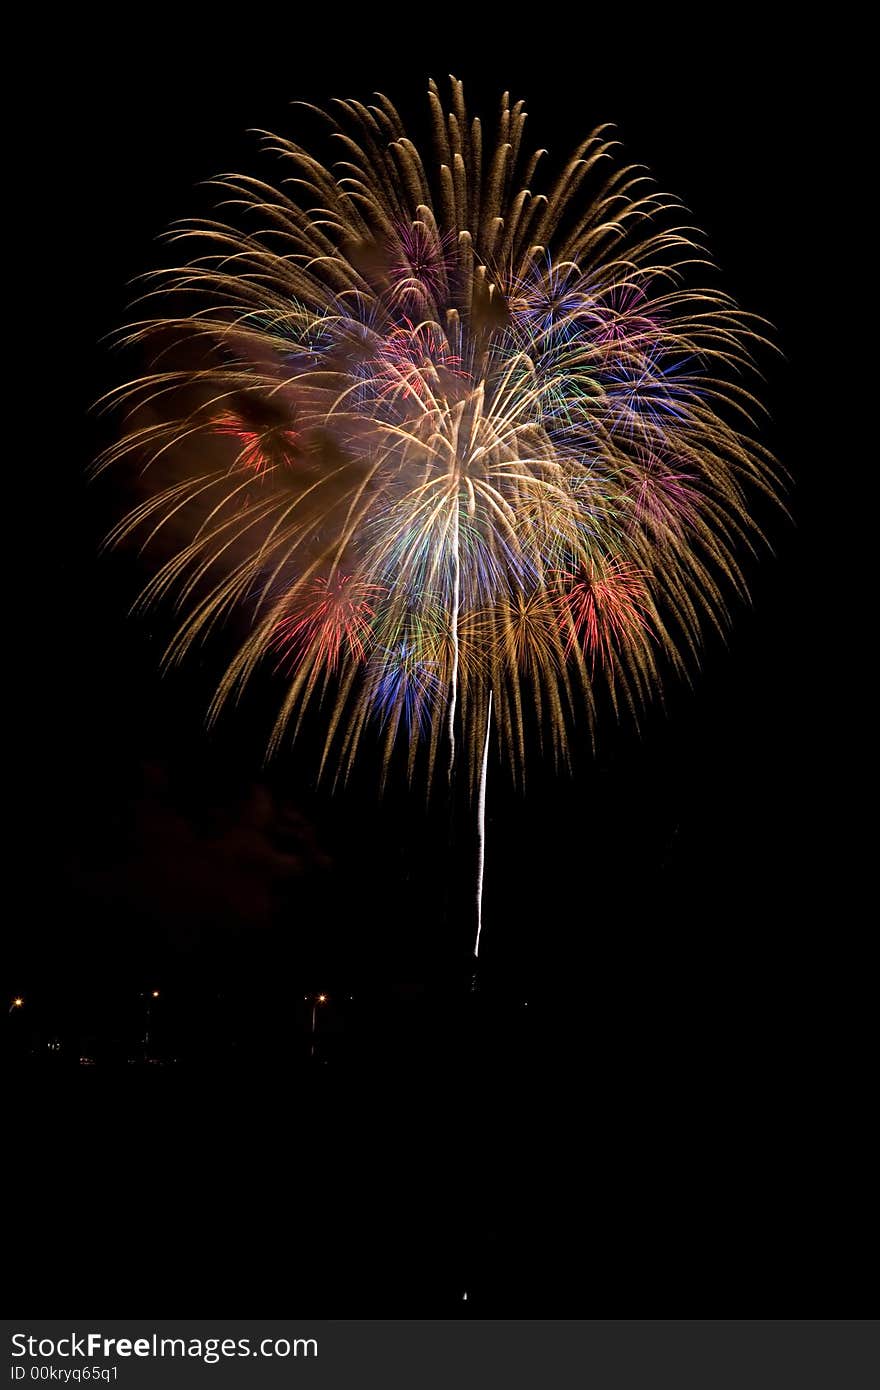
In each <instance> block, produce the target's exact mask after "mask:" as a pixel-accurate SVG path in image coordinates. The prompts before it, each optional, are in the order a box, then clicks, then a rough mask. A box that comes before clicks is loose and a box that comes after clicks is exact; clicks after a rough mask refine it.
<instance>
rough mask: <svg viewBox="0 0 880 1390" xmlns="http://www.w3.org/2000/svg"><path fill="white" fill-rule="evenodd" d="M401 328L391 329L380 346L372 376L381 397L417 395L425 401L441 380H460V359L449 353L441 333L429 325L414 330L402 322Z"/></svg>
mask: <svg viewBox="0 0 880 1390" xmlns="http://www.w3.org/2000/svg"><path fill="white" fill-rule="evenodd" d="M404 323H405V325H406V326H405V327H403V328H395V329H394V330H393V331H392V332H391V333H390V334H389V335H388V337H387V339H386V340H385V342H384V343H383V345H382V351H381V355H380V357H379V360H378V363H377V364H376V369H375V377H376V384H377V386H378V387H379V394H380V396H381V397H383V398H385V399H387V398H388V397H389V396H395V395H399V396H401V397H403V398H406V397H408V396H418V397H419V398H420V399H421V400H426V399H427V398H428V397H430V396H431V395H432V394H433V393H434V392H435V391H437V390H438V389H442V384H443V381H444V380H446V381H447V382H448V381H449V379H450V378H452V377H464V376H466V375H467V374H466V372H464V371H463V369H462V365H461V358H460V357H458V356H456V355H455V353H453V352H450V349H449V344H448V342H447V341H446V338H445V337H444V335H443V334H442V333H440V332H439V331H438V330H437V329H436V328H435V327H434V326H433V325H432V324H429V323H423V324H419V325H418V327H414V326H413V325H412V324H411V323H410V322H409V320H404Z"/></svg>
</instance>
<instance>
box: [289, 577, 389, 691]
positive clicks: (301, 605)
mask: <svg viewBox="0 0 880 1390" xmlns="http://www.w3.org/2000/svg"><path fill="white" fill-rule="evenodd" d="M382 592H383V591H382V590H381V589H380V587H379V586H378V585H376V584H363V583H360V582H359V581H358V580H357V579H355V578H353V577H352V576H351V575H349V574H343V573H342V572H341V571H339V570H337V571H336V572H335V574H332V575H331V576H330V577H329V579H323V578H316V579H312V580H311V581H310V582H309V584H308V585H306V587H305V588H304V590H303V591H302V592H301V593H299V594H297V596H296V601H295V611H294V612H293V613H292V614H291V615H290V616H289V617H287V618H283V619H282V620H281V622H280V623H279V624H278V626H277V627H276V629H275V634H274V638H273V646H274V647H275V648H276V650H278V651H280V652H281V654H282V658H283V659H285V660H287V661H289V662H290V663H291V664H293V665H296V664H298V663H299V662H300V661H301V660H302V659H303V658H304V657H305V656H306V655H311V656H312V657H313V658H314V660H315V662H316V663H317V664H319V665H322V666H324V667H326V669H327V670H328V671H329V672H335V671H336V670H337V669H338V666H339V663H340V660H341V658H342V657H343V656H351V657H352V658H353V659H354V660H355V661H363V659H364V657H365V655H366V653H367V650H368V647H369V645H370V634H371V623H372V620H373V618H374V617H375V612H376V609H375V604H376V602H377V600H378V599H379V598H380V597H381V595H382Z"/></svg>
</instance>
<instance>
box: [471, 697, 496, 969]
mask: <svg viewBox="0 0 880 1390" xmlns="http://www.w3.org/2000/svg"><path fill="white" fill-rule="evenodd" d="M491 724H492V691H491V690H490V691H489V708H488V710H487V712H486V741H485V743H484V744H483V763H482V766H481V768H480V793H479V799H478V801H477V836H478V849H477V939H476V941H475V942H474V955H475V956H478V955H479V954H480V932H481V931H482V930H483V864H484V863H485V859H486V767H487V765H488V762H489V729H490V726H491Z"/></svg>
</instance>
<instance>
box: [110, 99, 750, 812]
mask: <svg viewBox="0 0 880 1390" xmlns="http://www.w3.org/2000/svg"><path fill="white" fill-rule="evenodd" d="M429 101H430V105H431V110H432V115H433V149H432V151H431V153H430V155H427V154H426V155H425V156H423V155H422V154H421V153H420V152H419V150H418V149H417V148H416V146H415V145H414V144H413V143H412V141H411V140H410V139H409V138H408V137H407V135H406V131H405V129H404V126H403V124H402V122H401V119H400V117H399V116H398V114H397V112H396V110H395V108H394V107H393V106H392V105H391V103H390V102H389V101H388V100H387V99H386V98H385V97H382V96H379V97H377V98H376V100H375V103H374V104H371V105H362V104H360V103H358V102H355V101H343V102H338V103H336V104H335V106H334V113H335V114H334V116H333V117H332V118H331V117H329V116H322V119H325V120H326V121H327V123H328V125H329V126H330V135H331V137H332V140H333V142H334V144H335V149H336V153H337V154H338V161H337V162H335V163H334V162H332V161H331V162H329V163H325V162H322V161H321V160H320V159H318V158H316V157H314V156H313V155H312V154H310V153H309V151H308V150H307V149H306V148H304V147H302V146H300V145H298V144H295V143H293V142H292V141H289V140H285V139H280V138H278V137H276V136H272V135H267V136H266V137H265V143H266V146H267V148H268V149H269V150H270V151H271V152H272V153H273V154H274V155H275V156H277V158H278V160H279V161H280V171H281V177H280V178H279V179H278V181H277V183H270V182H266V181H262V180H260V179H257V178H254V177H248V176H244V175H228V176H225V177H223V178H221V179H219V180H217V184H218V186H219V188H220V190H221V192H222V194H223V201H222V203H221V210H220V211H219V212H218V215H217V217H216V219H213V220H205V221H198V222H193V223H190V224H186V225H184V226H182V227H180V228H177V229H176V230H175V231H174V232H173V233H172V234H171V237H170V240H171V242H172V244H173V245H174V246H175V247H177V248H181V249H182V250H183V252H184V254H183V257H182V259H181V261H180V264H179V265H178V266H177V267H176V268H173V269H171V270H170V271H167V272H163V273H162V275H161V276H159V277H157V279H156V280H155V282H153V283H151V284H150V286H149V289H148V293H147V295H146V302H147V303H148V304H149V305H152V304H155V303H158V304H159V305H160V311H159V312H158V313H157V314H156V315H155V316H153V317H147V318H144V319H143V320H141V321H139V322H137V323H135V324H134V325H133V326H131V327H130V328H129V329H128V330H127V334H126V336H127V338H128V340H129V341H130V342H134V343H137V344H140V345H141V347H142V350H145V351H147V352H150V351H152V354H153V355H152V363H153V368H152V369H151V370H150V372H149V374H147V375H145V376H143V377H141V378H139V379H138V380H136V381H133V382H131V383H129V384H128V385H126V386H125V387H122V388H120V389H119V390H118V391H117V392H115V393H114V394H113V397H112V398H111V399H112V402H113V403H114V404H115V405H117V406H119V407H121V408H122V410H123V411H124V414H125V418H126V426H125V429H124V431H123V432H122V433H121V437H120V439H119V441H118V443H116V444H115V445H114V446H113V447H112V448H111V449H110V450H109V451H108V452H107V454H106V455H105V457H104V458H103V460H102V464H103V465H107V464H110V463H117V462H119V461H120V460H127V461H129V462H132V463H135V462H136V463H137V464H138V466H139V467H144V466H145V465H146V466H147V473H146V476H147V478H150V477H154V478H155V479H156V483H155V487H154V489H153V491H152V492H151V493H150V495H149V496H148V497H147V498H146V500H144V501H141V502H140V504H139V505H138V506H137V507H136V508H135V509H134V510H133V511H132V512H131V513H130V514H129V515H128V516H127V517H126V518H125V519H124V520H123V521H122V522H121V523H120V525H119V527H118V528H117V529H116V532H115V533H114V539H116V540H118V539H120V538H122V537H124V536H127V535H129V534H131V533H133V532H139V533H141V534H142V535H143V538H144V540H145V541H152V542H155V541H156V538H157V537H160V536H161V534H162V533H163V532H165V533H166V534H170V535H171V536H172V538H173V544H172V545H171V547H170V548H171V550H172V553H171V554H170V556H169V555H168V553H167V549H166V552H165V553H164V554H163V556H162V558H161V560H160V562H159V563H158V565H157V569H156V573H155V574H154V576H153V578H152V579H151V581H150V583H149V585H148V586H147V589H146V591H145V595H144V600H145V602H156V601H159V600H162V599H164V598H165V597H166V596H173V597H174V599H175V601H176V611H178V613H180V614H181V615H182V617H181V621H180V623H179V626H178V628H177V630H176V632H175V635H174V637H173V639H172V641H171V643H170V646H169V650H168V659H169V660H170V661H177V660H179V659H181V658H182V657H184V656H185V654H186V653H187V651H188V650H189V649H190V647H191V646H192V645H193V643H195V642H200V641H202V640H203V639H204V638H205V637H206V636H207V635H208V634H209V633H210V632H211V631H212V630H213V629H214V628H215V627H217V626H218V625H219V624H220V623H224V622H227V621H228V620H230V619H231V618H234V617H235V615H236V614H238V615H239V627H238V631H239V632H241V633H243V636H242V637H241V641H240V645H239V648H238V650H237V652H236V653H235V655H234V656H233V658H232V660H231V662H230V663H229V666H228V669H227V670H226V672H225V674H224V676H223V678H222V681H221V684H220V687H219V689H218V691H217V695H216V698H215V700H214V703H213V706H212V717H213V716H216V715H217V714H218V713H219V711H220V710H221V708H222V707H223V705H224V703H225V702H226V701H227V700H228V699H229V698H230V696H233V695H234V694H235V693H236V692H237V691H238V690H239V689H240V688H241V687H242V686H243V685H244V683H246V682H247V681H248V680H250V679H251V678H252V677H253V675H254V674H255V672H256V671H257V669H258V668H259V667H260V665H261V663H262V662H264V661H265V660H266V659H268V660H269V661H270V662H271V663H272V664H273V665H274V668H275V669H276V671H277V670H281V671H283V672H284V673H285V678H286V679H287V682H288V684H287V691H286V695H285V697H284V699H283V702H282V706H281V710H280V712H279V715H278V719H277V722H276V725H275V729H274V732H273V734H272V738H271V746H272V747H273V748H274V747H276V746H277V745H278V743H279V741H280V740H281V739H282V738H283V737H284V736H285V733H286V732H288V731H290V732H293V731H295V729H296V728H297V727H298V725H299V723H300V721H301V719H302V716H303V713H304V711H305V709H306V708H307V707H308V706H309V704H310V702H311V701H312V700H313V699H314V698H316V697H320V698H321V699H324V700H326V699H328V698H329V701H330V704H329V713H328V717H327V720H326V730H327V732H326V745H325V748H324V755H323V764H322V766H323V767H324V768H327V769H331V770H332V771H334V772H335V774H336V775H341V776H345V775H346V774H347V772H348V770H349V769H350V767H351V765H352V763H353V761H354V759H355V758H356V756H357V751H358V747H359V745H360V743H361V741H362V740H363V739H364V738H365V737H367V736H368V734H369V731H370V730H371V729H372V730H374V731H375V736H376V737H377V738H379V739H382V740H384V747H385V752H386V759H390V758H391V757H392V754H393V750H394V748H395V746H396V745H398V744H400V743H403V744H404V745H405V746H406V749H407V760H408V764H409V767H410V771H411V773H413V774H414V773H415V772H416V771H417V769H418V765H419V760H420V758H423V768H422V771H423V774H424V776H425V778H426V781H427V783H428V784H429V785H430V782H431V779H432V777H435V776H436V774H437V769H438V765H446V766H448V768H449V770H450V772H452V771H453V770H454V769H455V768H456V767H461V768H462V769H466V770H467V771H468V774H469V777H470V779H471V783H472V786H473V787H474V788H475V790H477V791H478V794H479V799H480V801H481V803H482V799H483V797H484V793H485V784H484V779H485V766H486V756H487V750H488V727H489V721H490V714H492V721H493V728H494V736H495V737H496V739H497V740H498V741H499V744H500V746H501V747H502V749H503V750H504V757H505V761H506V762H507V763H508V764H509V765H510V767H511V768H512V770H513V772H514V775H515V776H516V777H517V778H521V777H522V775H523V772H524V769H525V764H526V755H527V747H526V745H527V738H526V726H527V723H530V722H531V714H530V715H529V719H528V720H527V719H526V713H525V712H526V710H527V709H528V710H529V711H536V712H537V716H538V722H539V724H540V725H541V727H542V731H543V735H544V736H545V740H544V741H546V742H548V743H549V746H550V748H551V750H552V752H553V754H554V755H555V756H557V757H560V756H561V757H563V758H564V757H565V756H566V753H567V733H566V731H567V729H568V728H569V726H570V723H571V721H572V720H574V719H582V720H583V721H584V722H585V723H586V724H587V725H588V726H589V727H592V721H593V718H594V715H595V711H596V709H597V694H598V691H599V689H600V688H601V687H603V686H604V688H605V689H606V691H607V692H610V695H611V698H612V700H613V702H614V704H615V706H617V705H620V704H621V703H622V704H624V705H625V706H627V707H628V708H629V709H631V710H632V711H634V712H637V711H638V709H639V708H640V706H641V705H642V704H643V703H644V701H645V700H646V699H647V697H648V696H649V695H650V694H651V692H652V691H653V690H654V689H655V688H656V687H657V685H658V683H659V681H660V677H661V674H662V672H664V671H666V672H675V671H676V670H681V669H683V668H684V667H685V666H686V665H687V663H688V662H689V661H692V660H693V659H695V657H696V655H697V653H698V651H699V644H700V631H701V628H702V627H703V626H705V624H706V623H707V622H708V623H709V624H710V625H713V626H715V627H717V628H723V627H724V625H725V622H726V603H727V600H728V598H729V597H730V596H731V595H732V594H736V593H737V592H739V593H742V592H744V580H743V576H742V573H741V570H740V566H739V562H738V559H737V555H738V554H739V553H741V552H742V547H743V542H744V541H745V542H746V544H752V543H753V542H754V539H755V538H756V536H757V530H756V527H755V525H754V523H753V521H752V520H751V519H750V513H751V511H752V509H753V508H752V501H753V499H754V497H755V496H756V493H758V492H764V493H765V494H769V495H771V496H773V495H775V493H776V490H777V484H776V475H775V471H774V467H773V463H772V460H771V459H770V458H769V457H768V455H767V454H766V452H765V451H764V450H763V449H762V447H761V446H760V444H759V443H758V442H756V441H755V439H754V437H753V430H754V424H753V421H754V417H755V414H756V412H757V410H758V409H759V407H758V404H757V401H756V400H755V398H754V396H753V395H752V394H751V392H750V391H749V389H748V388H747V386H746V385H744V384H743V383H744V382H747V381H748V379H749V373H750V372H751V371H752V353H753V351H754V349H755V345H756V343H758V342H759V341H761V333H760V324H759V323H758V322H757V321H756V320H753V319H751V318H749V317H748V316H746V315H744V314H743V313H742V312H741V311H740V310H739V309H738V308H737V307H736V305H735V304H734V303H733V302H732V301H731V300H730V299H729V298H728V297H727V296H726V295H724V294H723V293H722V292H720V291H719V290H717V289H706V288H702V289H701V288H698V287H696V288H695V286H694V283H693V281H694V278H695V276H696V277H702V276H703V275H704V274H705V273H706V266H707V261H706V257H705V253H704V251H703V250H702V248H701V246H700V243H699V237H698V235H697V234H696V233H695V232H694V231H693V229H691V228H689V227H687V226H686V225H684V224H683V222H682V220H681V217H680V212H679V207H678V205H677V203H676V201H675V200H674V199H673V198H671V197H668V196H666V195H664V194H661V193H659V192H658V191H657V190H656V189H655V188H654V186H653V185H652V183H651V182H650V180H649V179H648V178H647V177H646V176H645V175H644V173H642V172H639V171H638V170H636V169H634V168H631V167H628V166H626V165H625V164H623V163H622V162H621V161H620V160H619V157H618V152H617V147H616V144H615V142H614V141H613V140H612V139H611V138H610V136H609V134H608V132H607V130H606V129H605V128H600V129H599V130H597V131H595V132H593V133H592V134H591V135H590V136H588V138H587V139H586V140H584V142H583V143H582V144H581V145H580V146H579V147H578V148H577V149H576V150H575V152H574V154H573V156H572V158H571V159H570V160H569V162H568V163H567V164H566V166H565V167H564V169H563V171H562V173H561V175H560V176H559V177H558V178H557V179H556V180H555V181H550V182H549V183H548V184H547V185H546V186H544V187H542V183H541V167H542V158H543V156H542V152H540V151H538V152H534V153H533V152H531V151H529V150H528V149H527V147H526V144H525V142H524V126H525V112H524V110H523V107H522V104H521V103H516V104H514V105H512V104H511V103H510V101H509V100H508V98H507V97H506V96H505V97H504V99H503V101H502V103H501V110H500V115H499V120H498V127H497V131H496V132H495V135H494V138H492V139H489V138H486V137H485V136H484V132H483V127H482V125H481V122H480V121H479V120H477V119H474V120H471V119H470V117H469V116H468V113H467V111H466V108H465V104H464V99H463V94H462V89H461V86H460V84H459V83H457V82H453V84H452V96H451V104H450V106H449V108H448V109H446V108H444V106H443V104H442V103H441V99H440V95H439V92H438V89H437V87H436V86H435V85H434V84H433V83H431V85H430V91H429ZM150 345H153V347H152V348H151V346H150ZM181 537H182V539H181ZM493 712H494V713H493Z"/></svg>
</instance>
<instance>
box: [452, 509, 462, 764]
mask: <svg viewBox="0 0 880 1390" xmlns="http://www.w3.org/2000/svg"><path fill="white" fill-rule="evenodd" d="M452 524H453V537H452V547H453V550H452V564H453V586H452V676H451V681H450V691H449V781H450V782H452V776H453V773H454V771H455V706H456V702H457V698H458V661H459V638H458V621H459V608H460V604H461V557H460V555H459V552H458V546H459V536H458V527H459V517H458V507H457V506H456V509H455V514H454V516H453V523H452Z"/></svg>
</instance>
